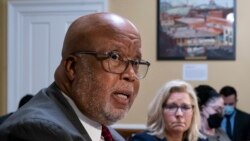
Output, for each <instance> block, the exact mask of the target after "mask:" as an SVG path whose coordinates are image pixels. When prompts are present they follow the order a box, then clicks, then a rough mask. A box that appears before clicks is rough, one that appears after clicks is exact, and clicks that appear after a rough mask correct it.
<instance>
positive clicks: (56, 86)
mask: <svg viewBox="0 0 250 141" xmlns="http://www.w3.org/2000/svg"><path fill="white" fill-rule="evenodd" d="M141 58H142V55H141V39H140V34H139V32H138V30H137V29H136V27H135V26H134V25H133V24H132V23H131V22H130V21H128V20H127V19H124V18H122V17H120V16H118V15H115V14H111V13H95V14H90V15H86V16H82V17H80V18H78V19H77V20H76V21H74V22H73V23H72V24H71V26H70V27H69V29H68V31H67V33H66V36H65V39H64V44H63V49H62V60H61V63H60V65H59V66H58V68H57V69H56V71H55V82H54V83H52V84H51V85H50V86H49V87H48V88H45V89H42V90H41V91H40V92H38V93H37V94H36V96H34V97H33V98H32V100H31V101H30V102H28V103H27V104H26V105H24V106H23V107H22V108H20V109H19V110H18V111H17V112H15V113H14V114H13V115H12V116H10V117H9V118H8V119H7V120H6V121H5V122H4V123H3V124H2V125H1V126H0V139H1V141H14V140H15V141H18V140H19V141H91V140H92V141H104V140H105V141H113V140H115V139H114V138H115V137H114V136H112V135H110V133H109V129H108V128H107V127H106V126H107V125H111V124H113V123H115V122H116V121H118V120H120V119H122V118H123V117H124V116H125V114H126V113H127V112H128V110H129V109H130V107H131V105H132V103H133V101H134V99H135V97H136V96H137V94H138V90H139V84H140V82H139V80H140V79H142V78H143V77H145V75H146V73H147V69H148V67H149V62H147V61H143V60H142V59H141ZM116 140H119V141H120V140H122V139H116Z"/></svg>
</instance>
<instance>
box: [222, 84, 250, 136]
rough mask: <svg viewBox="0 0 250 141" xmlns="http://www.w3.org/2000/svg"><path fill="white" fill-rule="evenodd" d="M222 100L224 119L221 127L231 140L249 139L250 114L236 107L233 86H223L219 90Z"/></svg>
mask: <svg viewBox="0 0 250 141" xmlns="http://www.w3.org/2000/svg"><path fill="white" fill-rule="evenodd" d="M220 94H221V95H222V98H223V100H224V113H225V115H224V119H223V121H222V124H221V128H222V129H223V130H224V131H225V132H226V133H227V134H228V136H229V137H230V138H231V140H232V141H246V140H250V133H249V131H250V115H249V114H248V113H246V112H243V111H241V110H239V109H237V108H236V104H237V101H238V99H237V92H236V90H235V88H234V87H231V86H224V87H223V88H221V90H220Z"/></svg>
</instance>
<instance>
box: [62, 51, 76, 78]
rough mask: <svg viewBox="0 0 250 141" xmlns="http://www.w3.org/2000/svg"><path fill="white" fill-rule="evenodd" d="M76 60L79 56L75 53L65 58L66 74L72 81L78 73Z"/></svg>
mask: <svg viewBox="0 0 250 141" xmlns="http://www.w3.org/2000/svg"><path fill="white" fill-rule="evenodd" d="M76 61H77V58H76V57H75V56H73V55H71V56H69V57H68V58H66V59H65V60H64V69H65V72H66V75H67V77H68V79H69V80H70V81H72V80H73V79H74V78H75V74H76V67H75V65H76Z"/></svg>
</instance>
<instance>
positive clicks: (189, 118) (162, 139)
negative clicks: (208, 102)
mask: <svg viewBox="0 0 250 141" xmlns="http://www.w3.org/2000/svg"><path fill="white" fill-rule="evenodd" d="M199 124H200V112H199V107H198V102H197V97H196V94H195V92H194V90H193V87H192V86H191V85H190V84H188V83H187V82H185V81H182V80H173V81H170V82H168V83H166V84H165V85H164V86H163V87H162V88H161V89H160V90H159V92H158V93H157V94H156V95H155V97H154V99H153V101H152V102H151V104H150V106H149V109H148V119H147V131H145V132H143V133H139V134H135V135H134V136H133V137H132V138H131V141H197V140H199V141H201V140H202V139H199V135H200V134H199Z"/></svg>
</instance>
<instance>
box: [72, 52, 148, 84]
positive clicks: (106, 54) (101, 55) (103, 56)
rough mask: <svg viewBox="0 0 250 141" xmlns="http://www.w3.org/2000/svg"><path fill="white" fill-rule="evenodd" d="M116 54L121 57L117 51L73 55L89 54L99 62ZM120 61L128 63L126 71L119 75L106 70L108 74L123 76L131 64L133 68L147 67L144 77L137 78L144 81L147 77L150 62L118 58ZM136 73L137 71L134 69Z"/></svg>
mask: <svg viewBox="0 0 250 141" xmlns="http://www.w3.org/2000/svg"><path fill="white" fill-rule="evenodd" d="M115 53H117V54H118V55H119V53H118V52H116V51H110V52H104V53H98V52H96V51H79V52H75V53H73V54H72V55H79V54H87V55H93V56H95V57H96V58H97V59H98V60H105V59H112V55H114V54H115ZM118 59H119V60H120V61H122V62H124V63H126V67H125V68H124V70H123V71H122V72H119V73H117V72H113V71H111V69H109V70H106V69H105V70H106V71H108V72H110V73H115V74H121V73H123V72H124V71H125V70H126V69H127V68H128V66H129V64H131V65H132V67H133V66H136V65H138V64H141V65H145V66H147V68H146V69H145V73H144V74H143V76H141V77H140V75H137V78H138V79H143V78H144V77H145V76H146V75H147V72H148V68H149V66H150V63H149V62H148V61H145V60H139V59H138V60H131V59H123V58H121V57H120V56H119V57H118ZM133 69H134V67H133ZM134 71H135V69H134ZM135 72H136V71H135Z"/></svg>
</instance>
